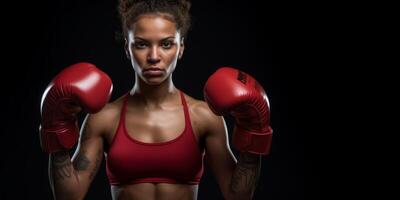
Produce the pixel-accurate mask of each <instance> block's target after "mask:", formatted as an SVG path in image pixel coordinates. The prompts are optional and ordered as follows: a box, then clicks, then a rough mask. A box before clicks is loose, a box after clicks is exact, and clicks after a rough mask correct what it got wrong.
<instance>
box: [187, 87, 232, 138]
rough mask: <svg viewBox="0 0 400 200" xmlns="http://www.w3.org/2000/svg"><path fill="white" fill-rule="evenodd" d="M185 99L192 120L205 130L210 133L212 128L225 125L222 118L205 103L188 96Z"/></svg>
mask: <svg viewBox="0 0 400 200" xmlns="http://www.w3.org/2000/svg"><path fill="white" fill-rule="evenodd" d="M185 98H186V101H187V103H188V105H189V110H190V114H191V115H190V116H191V118H193V121H194V123H197V124H198V125H199V126H200V127H201V128H202V129H203V130H205V131H207V130H208V131H207V132H209V128H210V127H216V126H220V125H221V124H223V123H224V122H223V118H222V116H218V115H216V114H214V113H213V112H212V110H211V109H210V107H208V105H207V103H206V102H205V101H203V100H199V99H195V98H193V97H190V96H187V95H185Z"/></svg>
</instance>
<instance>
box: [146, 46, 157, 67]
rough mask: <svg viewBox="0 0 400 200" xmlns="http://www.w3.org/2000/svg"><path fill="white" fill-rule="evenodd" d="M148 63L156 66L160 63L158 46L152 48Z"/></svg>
mask: <svg viewBox="0 0 400 200" xmlns="http://www.w3.org/2000/svg"><path fill="white" fill-rule="evenodd" d="M147 62H149V63H150V64H156V63H158V62H160V54H159V52H158V48H157V47H156V46H154V47H152V48H151V50H150V52H149V55H148V56H147Z"/></svg>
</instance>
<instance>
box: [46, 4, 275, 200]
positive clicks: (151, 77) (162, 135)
mask: <svg viewBox="0 0 400 200" xmlns="http://www.w3.org/2000/svg"><path fill="white" fill-rule="evenodd" d="M119 8H120V9H119V10H120V15H121V21H122V27H123V33H124V38H125V50H126V55H127V57H128V58H129V59H130V60H131V63H132V66H133V68H134V70H135V84H134V86H133V88H132V89H131V90H130V91H129V92H127V93H126V94H125V95H123V96H121V97H120V98H118V99H117V100H115V101H114V102H111V103H107V104H106V102H107V101H108V99H109V94H110V92H111V89H112V85H111V81H110V79H109V78H108V77H107V75H105V74H104V73H103V72H101V71H100V70H98V69H97V68H96V67H94V66H93V65H90V64H88V63H79V64H76V65H74V66H71V67H69V68H67V69H66V70H64V71H63V72H61V73H60V74H59V75H58V76H57V77H56V78H55V79H54V80H53V83H52V84H50V86H49V88H48V89H47V90H46V92H45V93H44V95H43V100H42V124H41V145H42V148H43V149H44V151H46V152H48V153H50V164H49V176H50V182H51V186H52V190H53V194H54V196H55V198H56V199H83V198H84V196H85V194H86V192H87V190H88V188H89V186H90V183H91V181H92V180H93V178H94V176H95V174H96V172H97V170H98V168H99V166H100V163H101V162H102V159H103V154H104V155H105V160H106V164H107V175H108V178H109V181H110V184H111V192H112V197H113V199H120V200H129V199H197V191H198V184H199V182H200V179H201V176H202V173H203V159H204V156H205V155H206V157H207V159H208V163H209V164H210V167H211V169H212V170H213V173H214V175H215V176H216V179H217V181H218V184H219V186H220V189H221V191H222V193H223V195H224V197H225V198H226V199H251V198H252V195H253V192H254V189H255V186H256V182H257V178H258V176H259V170H260V160H261V159H260V155H262V154H267V153H268V151H269V145H270V142H271V133H272V130H271V129H270V127H269V125H268V123H269V121H268V115H269V112H268V102H267V99H266V96H265V92H264V91H263V90H262V88H261V86H259V85H258V83H257V82H256V81H255V80H254V79H252V77H250V76H248V75H247V74H245V73H242V72H239V74H238V75H236V74H235V73H236V72H237V71H236V70H234V69H232V68H223V69H221V70H219V71H218V72H216V74H214V75H213V76H212V77H210V79H209V81H208V82H207V85H206V86H205V98H206V100H207V103H208V104H209V105H208V104H207V103H206V102H204V101H201V100H198V99H194V98H192V97H190V96H188V95H187V94H184V93H183V92H182V91H180V90H179V89H178V88H176V87H175V85H174V83H173V79H172V74H173V71H174V69H175V66H176V64H177V61H178V60H179V59H180V58H181V57H182V55H183V52H184V47H185V45H184V40H185V37H186V33H187V30H188V28H189V25H190V15H189V8H190V2H188V1H185V0H177V1H168V0H143V1H121V2H120V7H119ZM93 74H95V75H93ZM232 74H234V75H232ZM94 76H95V77H100V78H93V77H94ZM236 76H237V77H236ZM226 77H228V78H226ZM232 77H234V78H232ZM94 79H95V80H94ZM233 79H234V80H233ZM88 80H90V81H88ZM237 82H238V83H237ZM82 83H85V84H82ZM239 83H240V84H243V85H244V86H242V85H240V84H239ZM249 84H251V85H250V86H249ZM66 85H67V86H66ZM71 85H73V86H71ZM66 87H67V88H73V89H65V88H66ZM232 87H234V88H232ZM239 87H242V88H240V90H241V91H242V90H248V87H252V89H251V92H252V93H251V92H247V93H248V95H246V96H250V97H251V98H252V99H251V100H252V103H248V102H247V103H246V105H251V106H252V107H257V109H255V110H256V111H254V112H253V111H252V112H248V110H249V109H248V108H247V109H245V108H244V107H241V108H239V109H236V110H234V109H233V108H232V107H233V105H237V104H238V103H237V102H239V101H240V102H243V101H249V100H248V98H247V99H246V100H243V98H242V99H240V100H235V99H238V98H236V97H234V95H232V94H233V93H235V91H234V90H239V89H237V88H239ZM245 87H247V88H245ZM254 88H255V89H254ZM60 91H62V92H60ZM66 91H67V92H66ZM226 91H231V92H230V93H229V92H228V93H226ZM232 91H233V92H232ZM250 93H251V94H250ZM254 93H258V94H254ZM221 95H223V96H225V98H223V97H221ZM230 96H232V97H230ZM233 100H235V101H233ZM54 102H56V103H54ZM76 104H77V105H76ZM210 108H211V109H210ZM81 109H84V110H85V111H86V112H89V113H92V114H89V115H88V116H87V117H86V119H85V121H84V123H83V125H82V130H81V138H80V140H79V144H78V148H77V150H76V152H75V154H74V156H73V157H72V159H71V157H70V155H69V153H68V150H69V149H70V148H72V146H73V145H75V144H76V140H77V135H78V129H77V126H76V116H75V115H76V113H78V112H79V111H81ZM60 111H61V112H60ZM227 112H231V113H232V114H233V115H234V116H235V117H236V119H237V123H236V126H235V133H234V138H233V139H234V141H233V142H234V144H235V146H236V147H237V148H238V150H240V152H241V153H240V155H239V159H238V161H237V160H236V158H235V157H234V156H233V154H232V152H231V150H230V147H229V144H228V141H227V138H228V137H227V130H226V126H225V122H224V120H223V117H221V116H219V115H222V114H224V113H227ZM54 113H56V114H54ZM50 116H51V117H50ZM55 119H56V120H55ZM243 119H244V120H243ZM55 121H56V122H55ZM259 133H260V134H259ZM252 137H254V138H252ZM245 140H249V141H251V142H250V143H246V142H244V141H245ZM257 141H261V142H257Z"/></svg>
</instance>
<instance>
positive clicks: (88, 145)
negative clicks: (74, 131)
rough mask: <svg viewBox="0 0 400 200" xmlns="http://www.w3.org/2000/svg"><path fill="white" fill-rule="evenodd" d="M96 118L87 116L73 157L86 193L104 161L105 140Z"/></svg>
mask: <svg viewBox="0 0 400 200" xmlns="http://www.w3.org/2000/svg"><path fill="white" fill-rule="evenodd" d="M95 118H96V117H93V116H90V115H88V116H86V118H85V120H84V122H83V124H82V128H81V133H80V138H79V143H78V146H77V148H76V151H75V153H74V155H73V157H72V163H73V165H74V169H75V171H76V172H77V174H78V177H79V181H80V185H81V187H82V189H84V190H85V191H86V190H87V189H88V188H89V185H90V183H91V181H92V180H93V178H94V177H95V175H96V173H97V170H98V168H99V167H100V165H101V162H102V159H103V138H102V136H101V131H102V130H101V128H100V127H97V126H96V124H98V123H96V119H95Z"/></svg>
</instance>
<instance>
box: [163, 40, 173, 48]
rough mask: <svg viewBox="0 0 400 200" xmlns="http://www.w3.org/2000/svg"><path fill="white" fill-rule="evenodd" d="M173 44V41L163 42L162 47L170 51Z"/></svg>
mask: <svg viewBox="0 0 400 200" xmlns="http://www.w3.org/2000/svg"><path fill="white" fill-rule="evenodd" d="M172 45H173V43H172V42H171V41H163V42H161V47H162V48H164V49H170V48H171V47H172Z"/></svg>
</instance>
